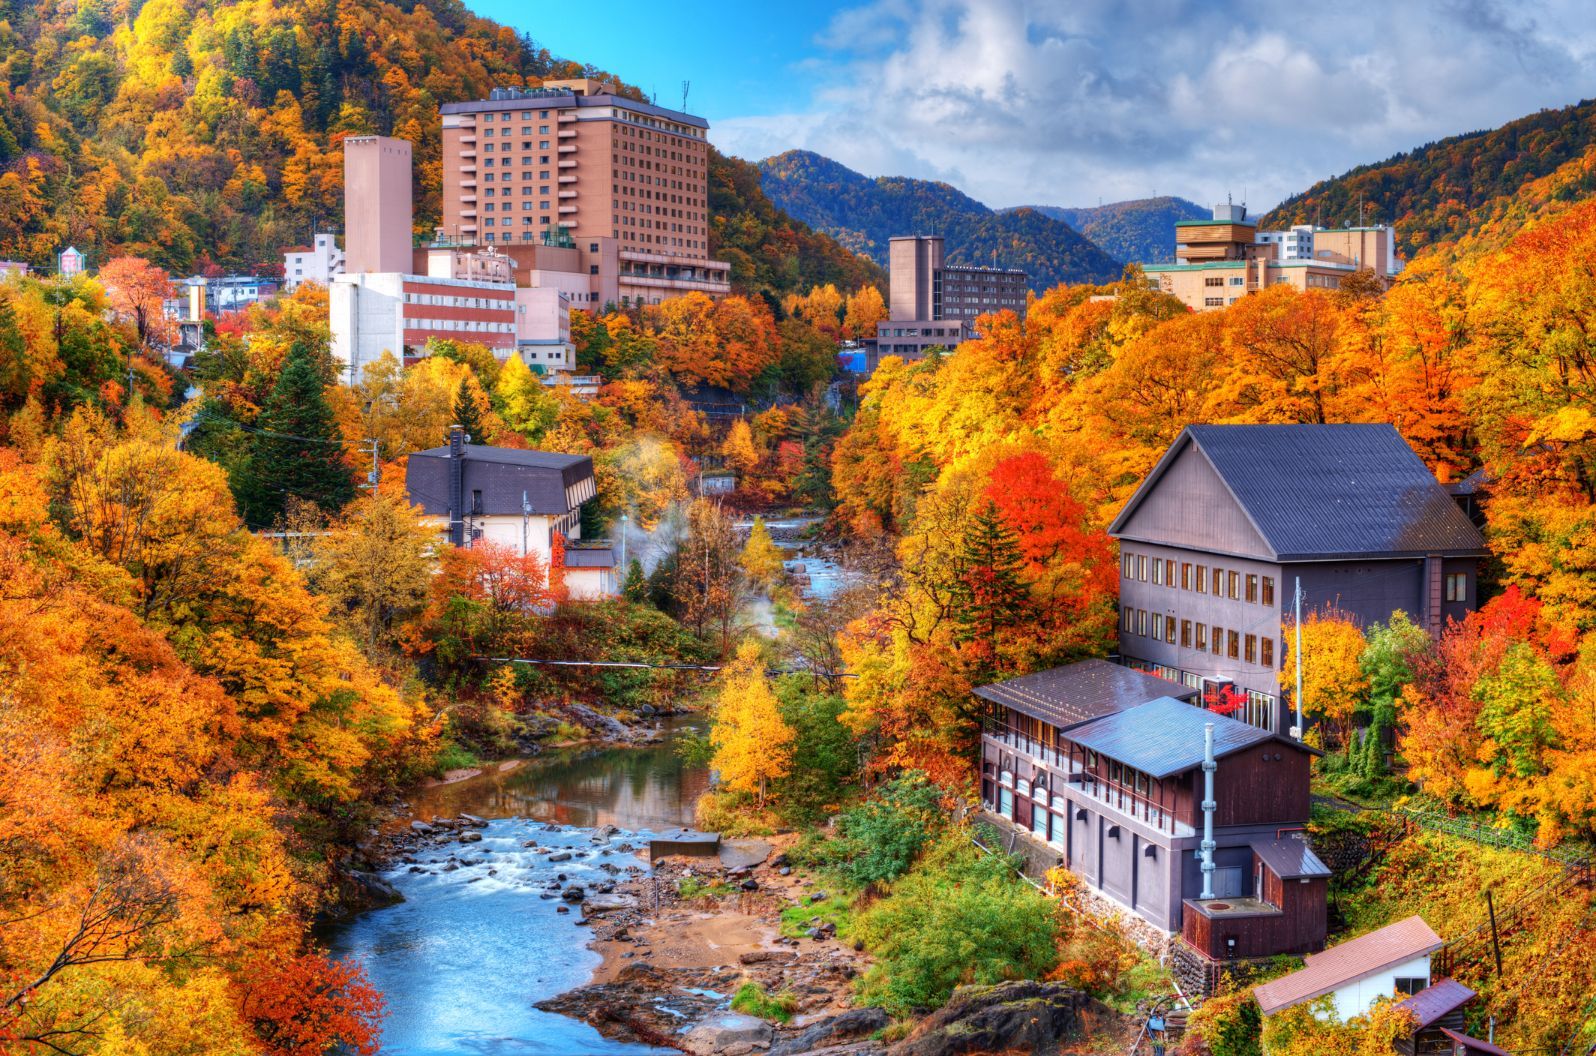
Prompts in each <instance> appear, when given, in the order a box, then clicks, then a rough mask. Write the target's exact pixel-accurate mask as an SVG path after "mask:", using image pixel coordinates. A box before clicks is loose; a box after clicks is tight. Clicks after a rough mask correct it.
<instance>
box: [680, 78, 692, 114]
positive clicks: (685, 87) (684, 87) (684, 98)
mask: <svg viewBox="0 0 1596 1056" xmlns="http://www.w3.org/2000/svg"><path fill="white" fill-rule="evenodd" d="M692 86H693V82H692V81H683V82H682V113H684V114H685V113H687V91H688V89H690V88H692Z"/></svg>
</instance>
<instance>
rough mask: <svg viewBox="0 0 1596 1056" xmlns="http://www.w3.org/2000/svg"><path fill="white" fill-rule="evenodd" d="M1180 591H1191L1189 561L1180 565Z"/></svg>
mask: <svg viewBox="0 0 1596 1056" xmlns="http://www.w3.org/2000/svg"><path fill="white" fill-rule="evenodd" d="M1180 589H1181V590H1190V589H1191V562H1190V561H1182V562H1181V563H1180Z"/></svg>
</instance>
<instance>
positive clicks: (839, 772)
mask: <svg viewBox="0 0 1596 1056" xmlns="http://www.w3.org/2000/svg"><path fill="white" fill-rule="evenodd" d="M776 699H777V702H778V705H779V707H780V708H781V717H782V721H784V722H786V724H787V725H788V726H791V727H792V730H793V733H794V734H796V737H795V739H794V742H793V758H792V767H791V770H790V771H789V773H788V774H787V776H786V777H783V778H779V779H778V780H777V781H776V782H775V784H774V786H773V792H774V795H775V800H776V805H777V809H778V810H779V811H780V812H781V816H782V818H783V820H785V821H786V822H787V823H788V824H789V825H792V826H794V827H799V828H801V827H804V826H807V825H812V824H814V823H815V822H816V821H818V820H820V818H822V817H824V816H825V815H827V814H830V813H833V812H834V811H835V810H836V809H837V807H836V805H837V803H838V802H839V801H841V800H842V799H843V798H844V797H845V796H846V795H848V793H849V791H850V790H851V788H852V786H853V784H854V781H855V779H856V777H857V775H858V758H859V754H858V745H857V744H856V743H855V741H854V739H853V735H852V734H851V733H850V732H849V730H848V727H847V726H846V725H844V724H843V723H842V721H841V716H842V713H843V711H844V710H845V709H846V708H847V702H846V701H845V700H843V698H842V697H840V696H837V695H835V694H831V693H821V692H818V691H816V690H815V688H814V685H813V680H812V679H811V678H810V677H809V676H808V675H787V676H784V677H782V678H780V679H778V680H777V681H776Z"/></svg>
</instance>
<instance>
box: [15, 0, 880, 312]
mask: <svg viewBox="0 0 1596 1056" xmlns="http://www.w3.org/2000/svg"><path fill="white" fill-rule="evenodd" d="M0 72H3V77H0V258H12V259H19V260H26V261H28V262H30V263H33V264H35V265H44V264H47V263H49V262H50V261H51V260H52V259H53V257H54V254H55V253H57V252H58V251H59V250H61V249H62V248H64V247H65V246H67V245H68V244H73V245H76V246H78V247H79V248H81V249H83V250H84V251H85V252H87V253H88V255H89V261H90V264H91V266H97V265H99V264H101V263H103V262H104V261H105V260H106V259H108V258H109V257H111V256H115V255H125V254H132V255H138V256H143V257H147V258H149V259H150V260H152V261H154V262H155V263H157V264H159V265H162V266H164V267H168V268H171V269H172V270H174V271H179V272H186V271H190V270H196V269H199V268H202V267H204V266H205V265H206V264H209V263H215V264H219V265H221V266H223V267H227V268H235V269H254V268H259V269H261V270H264V271H268V272H269V271H273V270H275V268H276V267H279V266H280V265H281V256H280V253H281V251H282V249H283V248H284V247H285V246H288V245H291V244H294V243H296V242H303V241H306V240H307V238H308V236H309V234H310V232H311V231H312V230H313V229H317V228H319V229H322V230H326V229H328V228H329V227H331V228H333V229H337V228H338V227H339V225H340V223H341V220H342V217H343V175H342V153H341V146H340V144H341V141H342V139H343V137H344V136H346V135H357V134H369V133H377V134H382V135H394V136H401V137H403V138H405V139H408V140H411V141H412V142H413V143H414V144H415V159H416V187H417V198H416V218H415V219H416V228H417V230H418V231H429V230H431V228H432V227H433V226H434V225H435V224H436V222H437V218H438V214H439V197H438V196H439V185H440V172H441V168H440V152H441V143H440V127H439V121H438V105H439V104H440V103H443V102H448V101H451V100H460V99H470V98H478V97H481V96H484V95H486V94H487V92H488V91H489V90H490V89H491V88H493V87H494V86H497V85H518V86H519V85H527V84H537V83H539V82H540V80H541V79H542V78H548V77H574V76H583V75H589V74H593V75H598V76H604V77H606V78H607V79H610V80H615V78H613V77H610V76H609V75H608V74H605V73H603V72H602V71H596V70H594V68H593V67H591V66H585V65H583V64H581V63H577V62H572V61H567V60H563V59H559V58H556V57H554V56H551V55H550V54H549V53H548V51H547V50H545V49H542V48H539V47H537V46H536V45H535V44H534V43H533V42H532V41H531V39H530V38H528V37H524V36H519V35H517V34H516V32H515V31H514V30H512V29H510V28H509V27H508V26H502V25H499V24H498V23H496V22H492V21H490V20H488V19H484V18H478V17H477V16H475V15H473V14H471V12H470V11H469V10H467V8H466V7H465V5H464V4H462V3H460V2H459V0H408V2H405V3H401V4H387V3H351V2H344V0H223V2H207V0H153V2H150V3H144V4H122V3H112V2H111V0H82V2H80V3H75V4H68V5H59V4H52V3H45V2H42V0H0ZM622 90H623V91H625V92H627V93H629V94H632V95H634V96H635V97H638V98H641V94H640V93H638V92H637V91H636V89H632V88H627V87H623V89H622ZM716 182H717V183H720V184H725V185H727V186H736V185H738V181H735V180H730V179H721V180H717V181H716ZM718 205H719V206H720V207H722V208H724V209H725V210H726V212H725V213H724V214H723V215H722V216H721V217H719V218H718V219H717V222H716V230H717V233H718V234H719V235H721V236H722V237H724V238H725V239H726V240H727V242H728V243H729V244H730V245H732V246H733V247H735V248H736V249H737V250H738V251H739V252H741V253H744V254H752V255H753V256H756V257H758V256H761V255H762V254H763V255H765V256H775V257H782V256H785V255H796V257H797V260H796V261H795V262H793V263H792V264H791V265H790V266H789V267H788V268H787V269H786V270H785V271H784V270H782V269H777V268H769V267H767V268H765V269H764V270H763V271H762V272H760V274H761V275H762V276H763V278H761V279H760V280H759V281H765V282H774V283H777V284H778V286H777V289H776V292H778V293H780V292H787V291H788V290H789V289H791V288H792V287H790V286H786V285H780V283H782V282H784V281H787V280H788V279H789V278H791V279H792V281H794V282H796V281H797V278H798V277H802V276H806V275H808V274H815V275H822V274H823V275H836V277H838V278H839V279H842V278H851V277H852V276H853V275H854V274H856V273H858V274H863V273H867V272H868V270H869V269H868V268H862V267H861V265H860V263H859V262H855V261H852V260H851V259H849V257H848V256H847V255H846V254H845V253H844V252H843V251H842V250H841V249H840V248H839V247H837V246H835V245H832V244H830V241H829V240H828V239H825V238H823V237H821V236H815V235H811V234H807V233H806V234H801V235H800V234H798V233H796V230H795V229H794V230H793V231H789V228H790V223H789V222H788V221H786V219H785V218H783V217H779V216H778V215H775V214H774V213H773V212H772V211H771V210H770V209H769V206H768V204H766V205H761V204H760V203H759V202H756V201H754V200H753V199H752V198H750V197H749V196H748V195H747V194H732V195H729V196H728V195H722V196H721V197H720V198H719V200H718ZM745 211H747V212H749V215H748V216H745V215H744V213H745ZM766 234H769V235H771V237H773V238H776V239H777V241H778V243H779V244H778V245H777V246H776V247H775V248H771V249H765V248H763V247H761V246H759V245H758V244H757V242H758V240H759V239H760V238H762V237H764V236H765V235H766ZM754 270H757V269H754ZM754 270H750V269H746V268H745V269H743V273H744V275H745V276H746V275H752V274H754Z"/></svg>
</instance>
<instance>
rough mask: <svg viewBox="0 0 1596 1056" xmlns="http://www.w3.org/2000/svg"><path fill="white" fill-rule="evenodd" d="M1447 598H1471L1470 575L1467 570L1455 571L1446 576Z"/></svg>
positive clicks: (1465, 599)
mask: <svg viewBox="0 0 1596 1056" xmlns="http://www.w3.org/2000/svg"><path fill="white" fill-rule="evenodd" d="M1446 600H1447V601H1468V600H1469V576H1468V573H1467V572H1453V573H1451V574H1449V575H1448V576H1447V577H1446Z"/></svg>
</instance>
